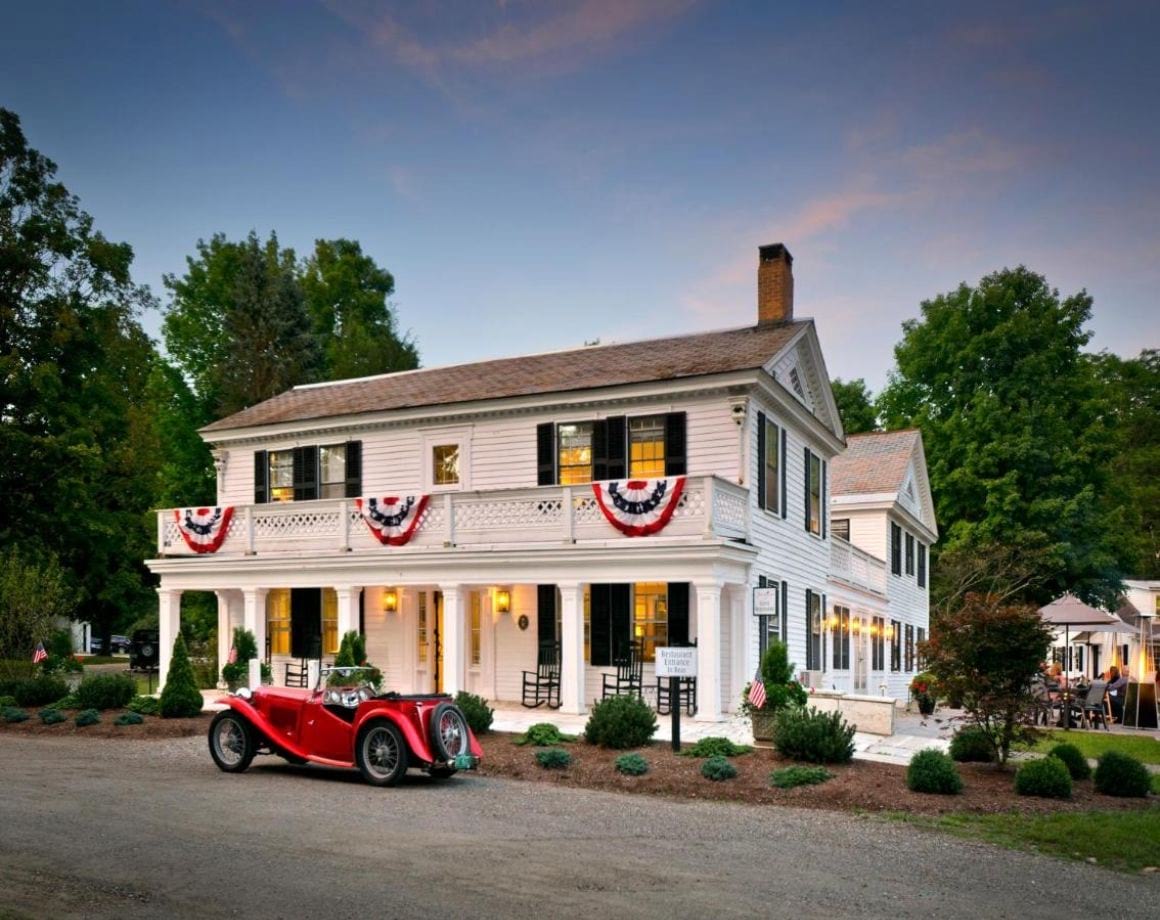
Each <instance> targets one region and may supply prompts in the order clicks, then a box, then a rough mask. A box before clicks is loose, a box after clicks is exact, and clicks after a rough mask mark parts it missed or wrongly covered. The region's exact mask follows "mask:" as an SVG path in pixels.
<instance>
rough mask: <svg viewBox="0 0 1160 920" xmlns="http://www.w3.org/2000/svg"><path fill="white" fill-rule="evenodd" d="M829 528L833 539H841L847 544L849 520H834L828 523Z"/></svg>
mask: <svg viewBox="0 0 1160 920" xmlns="http://www.w3.org/2000/svg"><path fill="white" fill-rule="evenodd" d="M830 528H831V531H832V532H833V534H834V536H835V537H841V538H842V539H843V540H846V541H847V542H849V540H850V519H849V518H834V519H833V520H832V521H831V522H830Z"/></svg>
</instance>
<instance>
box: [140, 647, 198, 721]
mask: <svg viewBox="0 0 1160 920" xmlns="http://www.w3.org/2000/svg"><path fill="white" fill-rule="evenodd" d="M134 692H135V691H134ZM132 698H133V697H132V696H130V697H129V699H132ZM128 702H129V700H125V703H128ZM203 702H204V700H203V699H202V697H201V691H200V690H198V689H197V680H196V679H195V678H194V676H193V667H192V666H191V665H190V663H189V653H188V652H186V650H185V640H184V639H183V638H181V633H178V634H177V639H176V640H175V641H174V643H173V657H172V658H171V659H170V661H169V674H168V675H167V676H166V678H165V689H164V690H162V691H161V700H160V702H159V705H158V710H157V711H158V712H159V713H160V715H161V718H163V719H189V718H192V717H193V716H196V715H199V714H200V713H201V707H202V703H203ZM121 705H124V703H122V704H121Z"/></svg>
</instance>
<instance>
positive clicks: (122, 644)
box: [89, 636, 132, 655]
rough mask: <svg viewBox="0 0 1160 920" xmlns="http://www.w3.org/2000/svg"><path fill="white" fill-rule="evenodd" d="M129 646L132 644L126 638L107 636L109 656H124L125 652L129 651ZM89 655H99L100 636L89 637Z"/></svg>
mask: <svg viewBox="0 0 1160 920" xmlns="http://www.w3.org/2000/svg"><path fill="white" fill-rule="evenodd" d="M131 644H132V643H131V642H129V637H128V636H109V654H110V655H124V654H125V653H126V652H128V651H129V646H130V645H131ZM89 653H90V654H93V655H99V654H101V637H100V636H90V637H89Z"/></svg>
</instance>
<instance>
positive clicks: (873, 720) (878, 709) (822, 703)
mask: <svg viewBox="0 0 1160 920" xmlns="http://www.w3.org/2000/svg"><path fill="white" fill-rule="evenodd" d="M896 703H897V701H896V700H895V699H894V698H893V697H888V696H862V695H859V694H854V693H835V692H833V691H830V690H818V691H815V692H814V693H811V694H810V699H809V705H810V706H813V707H814V708H816V709H818V710H820V711H821V712H834V711H835V710H836V711H837V712H840V713H841V714H842V718H843V719H845V720H846V721H847V722H849V723H850V724H851V725H853V726H854V728H855V729H856V730H857V731H860V732H865V733H866V734H869V735H887V736H889V735H893V734H894V708H895V705H896Z"/></svg>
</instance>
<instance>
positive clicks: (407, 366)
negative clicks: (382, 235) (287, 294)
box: [302, 239, 419, 380]
mask: <svg viewBox="0 0 1160 920" xmlns="http://www.w3.org/2000/svg"><path fill="white" fill-rule="evenodd" d="M302 289H303V293H304V294H305V297H306V309H307V310H308V311H309V313H310V318H311V320H312V321H313V324H314V334H315V337H316V338H317V340H318V344H319V348H320V349H321V350H322V355H323V368H324V370H323V375H324V376H325V378H326V379H328V380H341V379H344V378H348V377H366V376H370V375H372V374H385V373H389V372H391V371H401V370H412V369H413V368H416V367H418V366H419V352H418V349H416V347H415V344H414V342H412V341H411V340H410V338H409V337H408V336H406V335H401V334H400V333H399V331H398V325H397V321H396V317H395V311H394V310H393V309H392V308H391V306H390V304H389V303H388V302H387V298H388V297H390V295H391V294H392V293H393V292H394V290H395V279H394V278H393V277H392V276H391V273H390V272H389V271H387V270H386V269H384V268H380V267H379V266H378V265H376V264H375V261H374V259H372V258H371V257H370V256H368V255H366V254H365V253H364V252H363V251H362V247H361V246H360V245H359V244H358V242H357V241H355V240H344V239H338V240H318V241H317V242H316V243H315V244H314V252H313V253H312V254H311V255H310V257H309V258H308V259H306V261H305V262H304V264H303V266H302Z"/></svg>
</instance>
